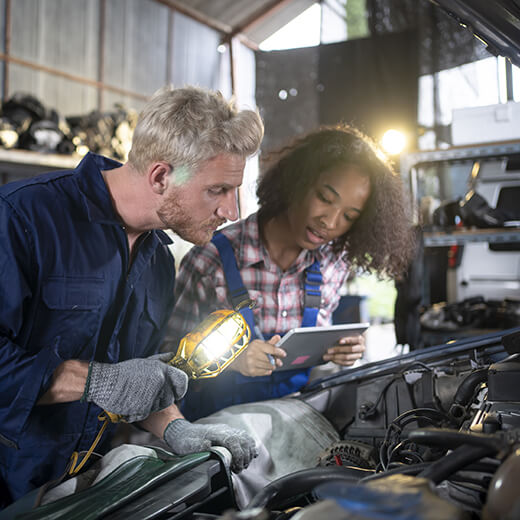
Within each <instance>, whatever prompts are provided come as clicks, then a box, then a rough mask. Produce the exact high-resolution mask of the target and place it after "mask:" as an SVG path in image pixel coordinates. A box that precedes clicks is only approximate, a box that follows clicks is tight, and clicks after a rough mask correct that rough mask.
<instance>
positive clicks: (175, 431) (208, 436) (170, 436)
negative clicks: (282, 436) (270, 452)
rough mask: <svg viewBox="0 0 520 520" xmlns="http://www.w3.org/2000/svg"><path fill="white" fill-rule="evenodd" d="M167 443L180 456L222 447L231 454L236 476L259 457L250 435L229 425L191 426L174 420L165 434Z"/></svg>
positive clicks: (181, 420) (183, 420)
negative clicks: (213, 447) (212, 447)
mask: <svg viewBox="0 0 520 520" xmlns="http://www.w3.org/2000/svg"><path fill="white" fill-rule="evenodd" d="M164 440H165V441H166V443H167V444H168V446H170V448H171V449H172V450H173V452H174V453H176V454H177V455H187V454H188V453H197V452H199V451H207V450H208V449H209V448H210V447H211V446H223V447H224V448H227V449H228V450H229V452H230V453H231V470H232V471H234V472H235V473H239V472H240V471H242V470H243V469H245V468H247V466H249V463H250V462H251V461H252V460H253V459H254V458H255V457H256V456H257V455H258V450H257V449H256V446H255V441H254V439H253V438H252V437H251V436H250V435H248V434H247V433H246V432H245V431H243V430H237V429H236V428H231V427H230V426H227V425H226V424H192V423H190V422H188V421H187V420H186V419H175V420H173V421H172V422H171V423H170V424H168V426H167V427H166V429H165V430H164Z"/></svg>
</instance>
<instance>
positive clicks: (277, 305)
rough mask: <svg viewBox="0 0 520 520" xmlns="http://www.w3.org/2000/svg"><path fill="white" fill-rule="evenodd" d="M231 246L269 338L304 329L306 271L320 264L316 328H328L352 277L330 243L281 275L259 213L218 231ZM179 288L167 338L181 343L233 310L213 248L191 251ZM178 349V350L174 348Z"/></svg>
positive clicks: (181, 270) (257, 317) (304, 252)
mask: <svg viewBox="0 0 520 520" xmlns="http://www.w3.org/2000/svg"><path fill="white" fill-rule="evenodd" d="M220 231H221V232H222V233H223V234H224V235H225V236H226V237H227V238H228V239H229V241H230V242H231V245H232V247H233V250H234V252H235V256H236V261H237V265H238V268H239V269H240V274H241V275H242V279H243V281H244V285H245V286H246V288H247V290H248V291H249V296H250V297H251V298H253V299H255V300H256V302H257V303H256V306H255V308H254V309H253V314H254V316H255V321H256V324H257V325H258V327H259V329H260V330H261V331H262V333H263V334H264V335H265V336H266V337H269V336H271V335H273V334H275V333H279V334H284V333H285V332H287V331H288V330H290V329H291V328H294V327H301V324H302V317H303V309H304V307H303V300H304V281H305V269H307V267H309V266H310V265H312V263H313V262H314V261H315V259H317V260H319V261H320V265H321V274H322V276H323V283H322V286H321V308H320V311H319V313H318V318H317V323H316V325H330V323H331V318H332V313H333V311H334V310H335V309H336V307H337V305H338V302H339V298H340V288H341V287H342V285H343V284H344V282H345V280H346V278H347V275H348V264H347V262H346V259H345V258H344V255H340V256H339V257H338V256H337V255H334V253H333V252H332V247H331V245H330V244H326V245H324V246H322V247H320V248H319V249H317V250H314V251H310V250H302V251H301V253H300V254H299V256H298V258H297V259H296V261H295V262H294V264H293V265H292V266H291V267H290V268H289V269H288V270H287V271H283V270H282V269H280V267H278V266H277V265H276V264H275V263H274V262H273V261H272V260H271V258H270V257H269V253H268V252H267V249H266V248H265V247H264V245H263V244H262V241H261V239H260V234H259V230H258V221H257V214H256V213H253V214H252V215H250V216H249V217H248V218H247V219H245V220H241V221H238V222H235V223H234V224H231V225H229V226H227V227H225V228H223V229H221V230H220ZM175 283H176V285H175V297H176V298H175V299H176V304H175V308H174V310H173V313H172V317H171V319H170V322H169V330H168V334H167V338H166V342H167V344H168V343H169V342H170V341H173V342H175V343H174V344H175V345H177V344H178V341H179V340H180V339H181V338H182V337H183V336H184V335H185V334H187V333H188V332H190V331H191V330H193V329H194V328H195V327H196V326H197V325H198V324H199V323H200V322H201V321H202V320H203V319H204V318H205V317H206V316H207V315H208V314H210V313H211V312H213V311H214V310H217V309H232V308H233V306H232V303H231V301H230V299H229V298H228V289H227V285H226V280H225V278H224V271H223V269H222V264H221V261H220V256H219V254H218V251H217V248H216V247H215V245H214V244H212V243H209V244H207V245H205V246H196V247H193V248H192V249H191V250H190V251H189V252H188V253H187V254H186V255H185V256H184V258H183V259H182V262H181V265H180V268H179V273H178V276H177V279H176V282H175ZM174 350H175V348H174Z"/></svg>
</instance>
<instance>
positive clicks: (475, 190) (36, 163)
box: [0, 0, 520, 520]
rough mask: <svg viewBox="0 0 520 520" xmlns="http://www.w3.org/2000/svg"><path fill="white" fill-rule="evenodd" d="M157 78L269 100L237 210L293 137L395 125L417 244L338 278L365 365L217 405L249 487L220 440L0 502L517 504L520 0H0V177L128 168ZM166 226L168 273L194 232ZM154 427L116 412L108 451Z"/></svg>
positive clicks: (246, 102)
mask: <svg viewBox="0 0 520 520" xmlns="http://www.w3.org/2000/svg"><path fill="white" fill-rule="evenodd" d="M472 4H473V5H472ZM304 24H305V25H304ZM291 29H292V31H291ZM167 84H172V85H174V86H175V87H181V86H184V85H197V86H201V87H204V88H208V89H211V90H215V91H220V92H222V94H223V95H224V97H225V98H230V97H231V96H234V98H235V99H236V100H237V104H238V105H239V106H240V107H241V108H249V109H252V110H258V112H259V114H260V116H261V118H262V120H263V122H264V125H265V133H264V138H263V140H262V144H261V148H260V151H259V153H258V154H257V155H255V156H254V157H252V158H250V159H249V160H248V162H247V164H246V167H245V172H244V179H243V183H242V185H241V187H240V188H239V190H238V206H239V216H240V218H241V219H244V218H246V217H248V216H249V215H251V214H252V213H253V212H255V211H256V210H257V209H258V203H257V198H256V194H255V190H256V185H257V181H258V178H259V175H260V171H261V162H262V159H263V157H264V156H268V154H269V153H270V152H271V151H273V150H275V149H278V148H281V147H283V146H284V145H286V144H287V143H289V142H290V140H291V139H292V138H293V137H294V136H295V135H298V134H304V133H307V132H311V131H312V130H314V129H316V128H318V127H320V125H336V124H339V123H347V124H353V125H355V126H356V127H358V128H359V129H360V130H361V131H363V132H364V133H366V134H367V135H369V136H371V137H372V138H373V139H374V141H375V142H377V143H378V144H380V145H381V146H382V147H385V141H384V139H385V135H386V137H388V136H389V135H392V134H386V133H387V132H388V131H391V132H394V137H395V136H396V135H397V138H398V141H399V139H401V141H399V142H398V143H397V144H398V145H400V147H399V148H398V149H392V148H385V153H386V154H387V157H388V158H389V160H390V161H391V162H392V164H393V166H394V169H395V170H396V172H398V174H399V175H400V176H401V178H402V180H403V184H404V186H405V188H406V194H407V197H408V198H409V201H410V207H411V212H412V215H411V219H412V222H413V226H414V230H415V233H416V236H417V244H418V246H417V250H416V252H415V257H414V258H413V260H412V262H411V263H410V266H409V269H408V272H407V276H406V277H405V278H403V279H400V280H390V279H378V277H377V276H375V275H366V274H361V273H359V274H357V273H355V272H353V273H351V274H350V275H349V278H348V280H347V282H346V283H345V284H344V287H342V290H341V298H340V303H339V305H338V307H337V309H336V311H335V313H334V317H333V324H334V325H339V324H346V323H361V322H368V323H370V327H369V329H368V331H367V332H366V335H365V340H366V351H365V353H364V355H363V357H362V359H360V360H359V361H357V362H356V363H355V364H354V366H353V368H348V369H344V367H339V366H337V365H335V364H334V363H332V362H329V363H326V364H323V365H320V366H318V367H315V369H314V370H313V372H312V373H311V379H310V381H309V383H308V385H307V387H306V388H305V391H302V392H301V393H299V394H298V395H297V396H295V399H294V402H291V401H290V400H289V401H287V402H286V400H280V401H281V402H280V403H279V404H275V403H274V401H269V402H266V404H265V405H263V404H262V403H254V404H252V405H250V406H249V407H247V406H246V405H238V406H240V407H242V408H240V409H239V410H238V411H235V410H234V409H232V410H231V412H226V411H223V412H218V414H219V415H218V420H219V421H225V422H226V423H227V424H229V425H231V426H233V427H237V428H242V429H245V430H246V431H249V432H254V431H256V432H257V434H258V435H260V436H262V439H263V445H262V446H263V449H264V451H265V453H267V454H268V455H266V456H267V457H268V458H267V459H266V460H267V462H265V464H266V466H265V467H264V468H263V473H262V471H261V470H257V471H258V474H257V475H253V476H252V477H250V478H251V479H252V481H251V482H250V481H248V482H244V481H242V482H239V481H237V477H236V475H234V474H233V475H231V472H230V470H229V461H228V462H227V463H226V457H225V455H224V456H222V454H220V455H219V454H218V453H217V454H215V453H211V454H208V453H209V452H208V453H206V454H205V455H200V454H199V455H197V456H194V458H193V459H190V461H184V462H183V464H184V466H182V467H180V466H175V467H174V466H173V465H172V464H171V460H172V459H171V458H170V459H168V458H164V459H162V460H163V461H164V460H167V461H168V462H167V464H170V466H168V468H167V469H165V470H164V473H163V474H161V475H162V476H157V475H156V474H154V473H153V468H151V466H150V468H144V466H143V473H142V475H145V474H147V475H148V477H147V479H144V477H143V479H141V480H139V479H138V478H137V477H136V480H135V482H134V483H131V482H127V483H125V480H124V475H120V476H119V477H118V478H119V480H117V482H116V481H114V482H109V481H106V488H105V490H104V491H103V489H101V491H99V492H98V493H99V494H96V489H95V488H94V486H93V487H92V488H90V491H89V490H83V491H78V492H76V493H75V494H71V495H69V496H68V498H67V497H66V498H60V499H56V500H55V501H54V502H50V503H48V505H39V506H38V507H36V508H32V507H29V506H28V502H26V503H23V504H22V503H20V505H19V507H20V509H19V510H18V511H16V510H15V509H11V510H10V511H9V510H8V509H6V510H5V511H3V512H2V511H1V510H0V520H5V519H7V518H12V519H15V518H19V519H29V518H78V519H79V518H107V519H113V520H115V519H117V518H122V517H123V516H125V517H126V518H127V519H129V518H136V519H139V518H150V519H151V518H157V519H166V518H171V519H173V518H175V519H177V518H178V519H180V518H195V519H199V520H203V519H209V518H221V519H225V520H232V519H237V520H238V519H239V518H247V519H257V520H263V519H266V520H267V519H269V520H270V519H280V520H281V519H282V518H294V519H296V520H299V519H307V518H316V517H318V515H319V514H326V515H329V517H330V518H345V519H347V518H348V519H350V518H352V519H354V518H355V519H369V518H408V516H405V513H406V514H411V513H410V512H411V511H412V512H413V513H414V514H416V515H417V516H413V518H421V519H423V518H424V519H426V518H436V519H437V518H461V519H462V518H468V519H479V518H483V519H486V520H491V519H504V520H505V519H509V518H520V494H519V493H518V491H516V490H515V489H514V487H513V486H511V485H509V486H507V485H505V484H503V480H505V481H511V480H514V478H515V476H516V475H518V472H519V471H520V462H519V461H520V455H519V454H520V451H519V450H518V446H519V443H520V440H519V439H520V421H519V420H518V416H519V413H520V394H519V390H518V381H519V379H518V377H519V375H520V374H519V372H520V364H519V362H518V361H517V359H518V358H517V357H516V356H517V355H518V353H519V352H520V350H519V348H520V202H519V201H520V4H519V2H518V0H501V1H500V0H496V1H492V2H491V1H490V2H488V1H486V0H481V1H475V2H471V1H462V0H451V1H450V0H442V1H441V0H438V1H435V0H321V1H317V2H315V1H313V0H248V1H247V2H246V1H237V0H211V1H209V0H0V89H1V90H0V102H1V110H0V185H6V184H8V183H11V182H15V181H23V180H26V179H29V178H32V177H35V176H37V175H39V174H41V173H44V172H49V171H56V170H69V169H73V168H75V167H76V166H77V164H78V163H79V162H80V160H81V158H82V157H83V156H84V155H85V154H86V153H87V152H89V151H90V152H93V153H96V154H100V155H104V156H107V157H110V158H113V159H115V160H117V161H120V162H122V163H124V162H125V161H126V160H127V159H128V152H129V150H130V145H131V140H132V135H133V130H134V128H135V125H136V123H137V118H138V114H139V112H140V110H141V109H142V108H143V107H144V106H145V103H146V101H147V100H148V99H149V98H150V96H152V94H153V93H154V92H155V91H156V90H157V89H159V88H160V87H162V86H163V85H167ZM169 234H170V235H171V237H172V238H173V239H174V243H173V245H171V251H172V253H173V255H174V257H175V263H176V266H177V268H178V267H179V263H180V261H181V259H182V258H183V256H184V255H185V254H186V253H187V252H188V251H189V250H190V248H191V247H192V244H191V243H188V242H186V241H184V240H182V239H181V238H180V237H178V236H176V235H175V234H174V233H173V232H170V233H169ZM0 348H1V347H0ZM504 360H506V361H508V362H504ZM484 372H485V375H483V373H484ZM463 383H464V384H463ZM302 403H304V404H302ZM302 407H304V408H305V411H302V410H301V409H300V408H302ZM307 408H309V409H307ZM311 408H312V411H309V410H310V409H311ZM417 410H419V411H417ZM313 414H315V415H313ZM260 417H262V418H264V419H265V417H269V421H270V423H269V427H267V426H265V424H264V425H259V422H258V421H260V419H259V418H260ZM215 420H216V419H215ZM204 421H205V419H202V422H203V423H204ZM322 421H323V422H322ZM207 423H208V424H210V423H211V418H209V419H208V420H207ZM277 426H278V427H279V429H276V427H277ZM423 428H424V429H425V430H424V431H423V432H422V433H421V430H422V429H423ZM442 428H451V430H450V433H449V435H448V434H446V436H445V437H443V436H442V433H441V429H442ZM296 430H300V431H299V434H294V431H296ZM411 430H413V431H411ZM258 432H260V433H258ZM0 433H1V431H0ZM486 436H487V437H486ZM275 438H278V439H279V442H274V439H275ZM475 439H477V440H475ZM150 442H151V441H150V439H149V437H147V435H145V434H144V433H143V432H141V431H137V430H136V429H134V428H132V427H130V426H129V425H124V426H121V428H120V430H119V432H118V436H117V437H116V441H115V443H114V447H117V446H118V445H124V444H126V445H128V444H135V445H139V446H143V445H148V444H149V443H150ZM299 443H301V446H302V448H301V449H300V450H299V449H298V445H299ZM465 445H466V446H471V447H472V450H473V451H471V454H469V455H468V454H467V453H466V454H465V452H464V450H463V446H465ZM424 446H427V448H424ZM443 450H444V451H443ZM457 450H459V451H457ZM479 450H480V451H479ZM224 451H225V450H224ZM299 451H301V452H305V453H295V452H299ZM217 452H218V450H217ZM455 452H457V454H458V453H460V454H461V455H460V458H461V459H462V458H463V457H466V458H467V461H466V462H465V463H464V464H462V463H460V467H459V466H457V467H456V469H454V470H453V471H452V472H450V471H451V470H450V469H449V468H447V467H444V466H442V464H441V462H439V461H441V460H442V457H444V456H445V455H446V454H447V453H455ZM441 453H442V455H439V454H441ZM138 455H139V454H138ZM197 457H198V458H197ZM471 457H473V458H471ZM464 460H466V459H464ZM175 462H178V461H175ZM226 464H227V466H226ZM414 464H416V465H417V464H418V465H420V471H419V470H417V471H415V472H413V471H408V470H406V469H404V470H403V468H405V466H409V467H413V465H414ZM268 465H270V466H269V467H268ZM343 466H344V467H345V468H344V471H345V473H344V474H342V475H339V472H340V471H341V468H342V467H343ZM417 467H418V466H417ZM318 468H319V471H318ZM354 468H355V469H354ZM432 468H433V469H432ZM146 471H149V472H150V473H146ZM362 472H365V473H367V474H368V472H373V473H374V474H376V475H377V474H380V476H381V475H382V474H383V473H387V474H388V475H389V476H394V477H395V476H396V475H397V476H400V477H402V479H403V480H402V481H398V479H397V477H395V478H394V479H393V480H389V481H388V483H385V482H384V479H382V478H373V479H370V478H368V479H367V480H366V482H368V483H370V484H369V485H368V488H367V489H368V491H366V493H367V495H366V497H365V498H366V500H365V502H363V497H361V495H362V494H363V493H364V492H365V491H364V490H365V488H362V489H360V487H359V486H360V484H359V479H363V478H365V477H367V475H366V474H363V476H360V474H361V473H362ZM138 473H139V471H137V470H136V473H135V474H136V475H138ZM297 473H298V475H299V476H298V475H296V474H297ZM318 473H319V474H318ZM417 475H419V476H422V478H425V479H426V480H428V479H430V480H429V484H427V485H425V484H424V482H419V481H418V480H414V479H415V478H416V477H417ZM255 479H257V480H256V482H254V485H253V483H252V482H253V481H255ZM501 479H502V480H501ZM152 482H153V485H152ZM354 484H357V486H358V487H357V488H356V489H357V491H353V490H352V489H353V488H352V486H353V485H354ZM134 485H135V487H134V488H133V487H132V486H134ZM118 486H122V488H121V487H119V488H118ZM125 486H126V487H125ZM98 489H99V488H98ZM118 489H123V491H122V492H120V493H119V492H118V493H119V494H117V493H116V490H118ZM107 490H108V491H107ZM125 490H126V491H125ZM107 493H108V494H107ZM111 493H113V495H112V497H111V496H110V494H111ZM356 493H358V497H357V499H358V502H356V500H355V498H356ZM369 493H372V494H369ZM116 494H117V496H116ZM403 496H404V497H405V498H403ZM412 499H413V500H416V501H417V503H416V509H413V507H412V505H410V504H411V501H412ZM378 500H379V502H378ZM91 501H93V502H92V503H94V502H95V503H96V504H97V506H96V507H92V508H91V509H89V507H90V504H91ZM96 501H97V502H96ZM407 501H408V504H409V505H410V509H409V510H407V511H405V508H404V506H403V505H402V504H403V502H404V503H406V502H407ZM376 502H377V504H378V505H377V506H376V505H374V504H375V503H376ZM398 502H401V506H399V507H401V509H400V508H399V507H398ZM360 503H363V507H365V509H359V508H360V507H361V506H360V505H359V504H360ZM52 504H53V505H52ZM154 504H160V507H159V505H157V506H155V505H154ZM356 504H357V505H356ZM367 504H371V507H372V508H373V510H370V511H369V509H368V506H367ZM377 507H380V509H379V510H377V511H376V509H377ZM42 508H43V509H42ZM356 508H357V509H356ZM392 508H393V509H392ZM86 510H88V514H87V513H85V511H86ZM240 510H241V511H240ZM382 511H385V512H386V513H385V514H386V515H388V516H370V515H371V514H373V515H376V514H377V513H380V514H383V513H382ZM392 511H393V512H392ZM428 511H430V512H428ZM431 511H436V513H431ZM61 515H63V516H61ZM284 515H285V516H284ZM334 515H335V516H334ZM454 515H455V516H454ZM410 518H412V516H410Z"/></svg>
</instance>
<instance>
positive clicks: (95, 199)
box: [76, 152, 121, 224]
mask: <svg viewBox="0 0 520 520" xmlns="http://www.w3.org/2000/svg"><path fill="white" fill-rule="evenodd" d="M120 166H121V163H119V162H117V161H114V160H112V159H108V158H106V157H103V156H101V155H96V154H94V153H91V152H89V153H88V154H87V155H85V157H84V158H83V159H82V161H81V162H80V163H79V164H78V166H77V167H76V175H77V182H78V187H79V190H80V193H81V196H82V199H83V205H84V208H85V215H86V218H87V219H88V220H89V221H90V222H100V223H110V224H113V223H117V222H118V218H117V215H116V212H115V210H114V206H113V204H112V200H111V198H110V193H109V192H108V189H107V186H106V184H105V180H104V179H103V174H102V170H112V169H114V168H119V167H120Z"/></svg>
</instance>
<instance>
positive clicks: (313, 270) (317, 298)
mask: <svg viewBox="0 0 520 520" xmlns="http://www.w3.org/2000/svg"><path fill="white" fill-rule="evenodd" d="M322 282H323V277H322V275H321V269H320V262H319V261H318V260H315V261H314V263H313V264H312V265H311V266H309V267H308V268H307V269H306V270H305V282H304V288H305V296H304V300H303V303H304V309H303V319H302V327H315V326H316V320H317V318H318V312H319V310H320V304H321V283H322Z"/></svg>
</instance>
